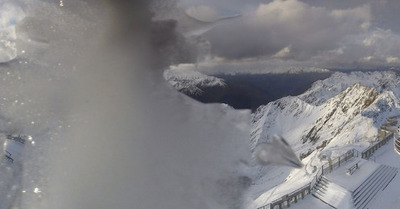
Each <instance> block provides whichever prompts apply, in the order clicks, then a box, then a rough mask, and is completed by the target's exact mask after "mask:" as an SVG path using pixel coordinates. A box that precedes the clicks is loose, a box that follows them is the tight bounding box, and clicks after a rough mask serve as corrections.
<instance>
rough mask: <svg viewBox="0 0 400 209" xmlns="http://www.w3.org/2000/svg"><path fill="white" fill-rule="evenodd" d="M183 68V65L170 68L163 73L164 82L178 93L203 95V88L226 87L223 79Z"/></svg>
mask: <svg viewBox="0 0 400 209" xmlns="http://www.w3.org/2000/svg"><path fill="white" fill-rule="evenodd" d="M184 66H185V64H181V65H179V66H172V67H171V68H170V69H168V70H166V71H165V72H164V78H165V80H167V81H168V82H169V83H170V84H171V85H172V86H173V87H174V88H175V89H176V90H178V91H180V92H183V93H186V94H190V95H199V94H202V93H203V90H202V89H203V88H206V87H213V86H225V85H226V84H225V82H224V80H223V79H220V78H217V77H214V76H208V75H205V74H203V73H200V72H197V71H194V70H193V69H188V68H186V67H184Z"/></svg>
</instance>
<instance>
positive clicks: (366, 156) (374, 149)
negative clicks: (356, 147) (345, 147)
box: [361, 133, 394, 159]
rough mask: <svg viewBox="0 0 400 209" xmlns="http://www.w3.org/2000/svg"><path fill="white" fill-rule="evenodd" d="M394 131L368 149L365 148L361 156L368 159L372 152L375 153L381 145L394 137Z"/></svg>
mask: <svg viewBox="0 0 400 209" xmlns="http://www.w3.org/2000/svg"><path fill="white" fill-rule="evenodd" d="M393 135H394V134H393V133H391V134H389V135H388V136H386V137H385V138H383V139H382V140H379V141H378V142H376V143H375V144H373V145H371V146H369V147H368V148H367V149H365V150H364V151H362V152H361V158H363V159H368V158H369V157H370V156H371V155H372V154H374V152H375V151H376V150H377V149H378V148H380V147H381V146H383V145H385V144H386V143H387V142H388V141H389V140H390V139H391V138H392V137H393Z"/></svg>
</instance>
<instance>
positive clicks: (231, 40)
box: [178, 0, 400, 68]
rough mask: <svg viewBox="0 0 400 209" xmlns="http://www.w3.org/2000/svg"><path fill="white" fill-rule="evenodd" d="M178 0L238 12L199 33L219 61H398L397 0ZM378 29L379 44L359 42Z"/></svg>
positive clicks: (366, 63) (307, 63)
mask: <svg viewBox="0 0 400 209" xmlns="http://www.w3.org/2000/svg"><path fill="white" fill-rule="evenodd" d="M179 2H180V3H179V4H178V5H180V6H182V7H183V8H184V9H188V8H189V9H193V8H196V7H199V6H205V7H208V8H211V9H216V11H218V13H219V14H220V15H223V14H225V13H230V14H234V13H235V12H236V13H237V12H239V13H241V14H243V17H242V18H240V19H235V20H232V21H230V22H225V23H221V24H219V25H217V26H216V27H214V28H213V29H212V30H210V31H208V32H207V33H205V34H204V35H203V37H205V39H206V40H207V41H208V42H209V46H210V49H211V52H212V56H216V57H220V58H223V59H225V60H243V59H245V60H247V59H252V60H254V59H258V60H271V59H282V60H295V61H299V62H300V63H302V65H303V66H310V65H311V66H315V65H316V66H317V67H332V66H333V67H338V66H339V67H341V68H342V67H344V68H357V67H361V66H362V67H363V68H375V67H377V66H392V65H393V66H397V65H398V63H397V59H396V57H397V50H396V47H397V46H398V45H397V36H398V32H399V31H400V26H399V25H398V23H397V19H398V12H397V11H398V10H399V9H400V2H399V1H395V0H379V1H372V0H369V1H364V0H353V1H329V0H321V1H319V0H287V1H283V0H273V1H271V0H268V1H261V0H253V1H246V2H242V1H235V2H231V1H229V2H227V1H225V0H220V1H197V0H180V1H179ZM178 22H179V21H178ZM383 33H385V34H386V35H385V36H386V37H387V38H386V39H381V40H379V42H380V44H371V45H368V46H366V45H365V43H364V42H363V40H364V39H368V38H373V37H375V38H377V34H380V35H379V36H383V35H384V34H383ZM374 34H375V35H374ZM384 46H386V47H387V48H386V49H385V48H384ZM299 62H297V63H299ZM225 63H226V62H225Z"/></svg>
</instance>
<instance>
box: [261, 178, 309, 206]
mask: <svg viewBox="0 0 400 209" xmlns="http://www.w3.org/2000/svg"><path fill="white" fill-rule="evenodd" d="M310 193H311V183H309V184H306V185H304V186H302V187H300V188H298V189H296V190H295V191H293V192H290V193H289V194H287V195H284V196H283V197H282V198H281V199H277V200H275V201H273V202H271V203H270V204H267V205H264V206H262V207H259V208H257V209H281V208H286V207H289V206H290V205H291V204H294V203H296V202H297V201H299V200H300V199H303V198H304V197H305V196H307V195H309V194H310Z"/></svg>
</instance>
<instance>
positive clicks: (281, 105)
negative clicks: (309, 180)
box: [251, 72, 400, 197]
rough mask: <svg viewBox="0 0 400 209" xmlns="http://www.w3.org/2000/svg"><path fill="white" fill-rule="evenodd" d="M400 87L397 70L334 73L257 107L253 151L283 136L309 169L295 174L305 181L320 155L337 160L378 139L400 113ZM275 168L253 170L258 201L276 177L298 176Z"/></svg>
mask: <svg viewBox="0 0 400 209" xmlns="http://www.w3.org/2000/svg"><path fill="white" fill-rule="evenodd" d="M399 83H400V76H398V75H396V73H394V72H352V73H348V74H346V73H335V74H333V75H332V76H331V77H330V78H328V79H325V80H322V81H317V82H315V83H314V84H313V86H312V87H311V88H310V89H309V90H308V91H306V92H305V93H303V94H301V95H299V96H290V97H284V98H281V99H279V100H276V101H274V102H271V103H269V104H267V105H264V106H261V107H260V108H258V110H257V111H256V112H255V113H253V117H252V131H251V147H252V148H254V147H255V146H256V145H257V144H259V143H262V142H265V141H268V140H271V139H272V136H273V135H275V134H276V135H281V136H283V137H284V138H286V139H287V141H288V142H289V144H290V145H291V146H292V147H293V149H294V150H295V152H296V153H297V154H298V155H299V156H300V158H302V159H304V160H305V161H303V163H305V164H306V166H305V168H304V170H303V171H298V172H300V173H301V174H296V175H298V176H300V177H301V178H306V177H304V176H307V175H306V174H304V173H307V172H308V173H310V172H311V168H312V167H314V166H317V165H318V164H321V163H322V162H321V161H320V160H316V159H318V158H315V157H316V156H320V155H321V154H324V155H325V156H332V157H335V156H338V155H340V154H342V153H344V152H345V151H347V150H349V149H352V148H355V149H358V150H363V149H365V148H366V147H368V146H369V145H370V143H371V142H373V141H375V140H376V139H377V137H378V129H379V127H380V125H381V124H382V123H384V122H385V119H386V118H387V117H390V116H393V115H398V114H399V112H400V100H399V98H400V96H399V95H400V90H399V88H398V84H399ZM310 156H312V158H310ZM313 158H315V159H314V160H312V159H313ZM274 170H275V171H273V172H272V171H271V168H259V169H255V170H253V171H254V173H253V174H254V176H253V180H255V182H254V185H255V186H254V187H253V188H252V189H251V190H252V193H253V195H254V196H255V197H256V196H258V195H259V194H260V192H261V191H260V190H262V189H263V190H264V191H266V190H268V188H271V186H274V185H273V184H271V183H269V182H268V181H272V182H276V181H277V178H281V177H276V176H277V175H276V173H280V176H285V177H286V176H294V174H289V173H290V171H288V170H287V169H285V168H276V167H275V168H274ZM276 170H279V171H276ZM274 175H275V177H274ZM302 176H303V177H302ZM300 177H299V178H300ZM266 179H268V180H266ZM260 185H262V186H260ZM275 185H276V183H275ZM289 187H290V186H289ZM260 188H261V189H260ZM261 193H262V192H261Z"/></svg>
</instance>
